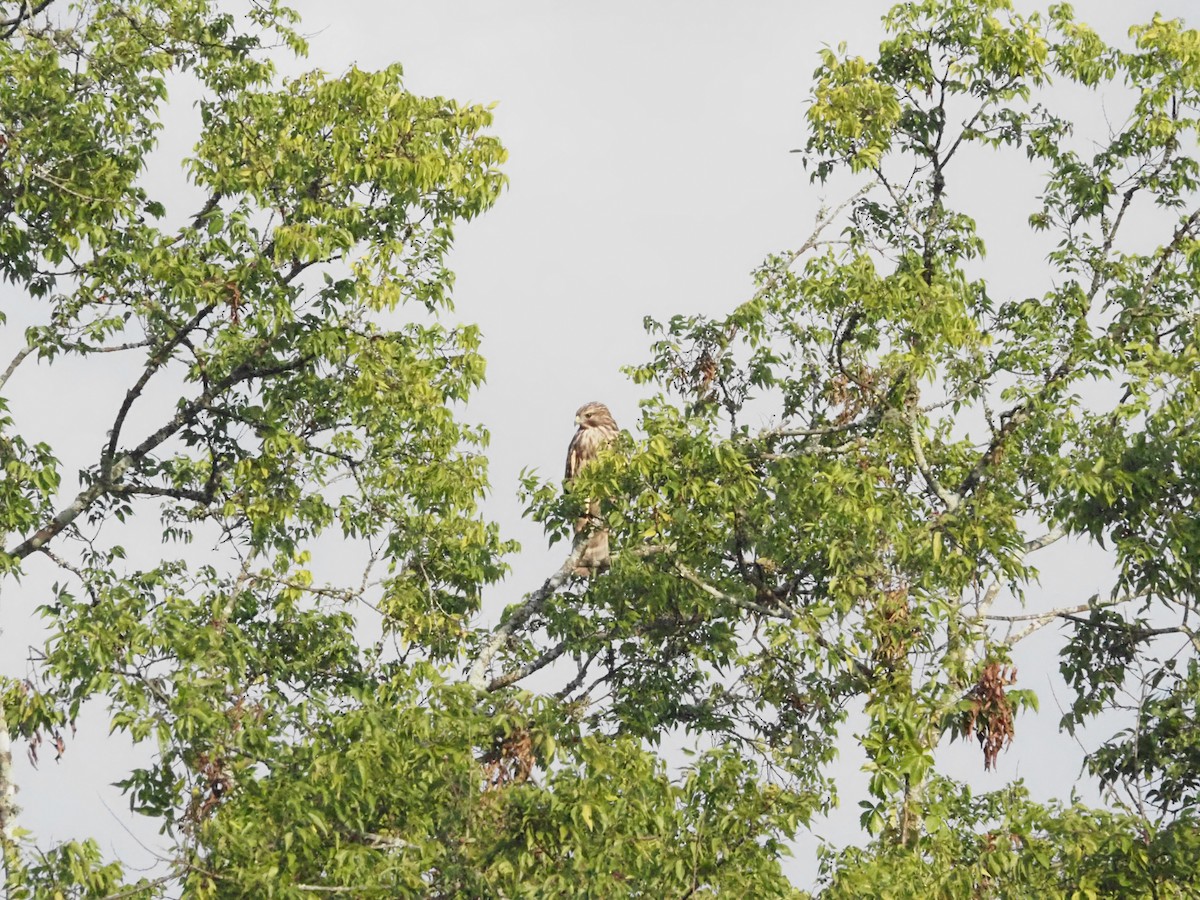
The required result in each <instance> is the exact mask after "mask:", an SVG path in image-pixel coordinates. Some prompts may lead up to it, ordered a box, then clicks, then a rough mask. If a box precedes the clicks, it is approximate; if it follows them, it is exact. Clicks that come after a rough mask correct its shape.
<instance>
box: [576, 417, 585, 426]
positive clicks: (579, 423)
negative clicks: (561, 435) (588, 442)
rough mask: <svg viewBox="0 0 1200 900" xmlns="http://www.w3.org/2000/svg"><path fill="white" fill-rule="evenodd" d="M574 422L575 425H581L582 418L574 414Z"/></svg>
mask: <svg viewBox="0 0 1200 900" xmlns="http://www.w3.org/2000/svg"><path fill="white" fill-rule="evenodd" d="M575 424H576V425H582V424H583V419H581V418H580V417H579V416H576V417H575Z"/></svg>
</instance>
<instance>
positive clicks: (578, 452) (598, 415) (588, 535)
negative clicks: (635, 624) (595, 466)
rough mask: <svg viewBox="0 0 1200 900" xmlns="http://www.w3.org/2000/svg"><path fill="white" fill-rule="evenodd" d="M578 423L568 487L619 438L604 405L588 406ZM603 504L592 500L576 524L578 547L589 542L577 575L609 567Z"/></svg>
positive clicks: (569, 452)
mask: <svg viewBox="0 0 1200 900" xmlns="http://www.w3.org/2000/svg"><path fill="white" fill-rule="evenodd" d="M575 424H576V425H578V426H579V428H578V429H577V430H576V432H575V436H574V437H573V438H571V445H570V446H569V447H568V448H567V471H566V475H565V477H566V480H567V484H568V485H570V484H571V482H573V481H574V480H575V476H576V475H578V474H579V473H580V471H582V470H583V467H584V466H586V465H588V464H589V463H590V462H591V461H592V460H594V459H595V458H596V456H597V455H598V454H599V453H600V450H601V449H602V448H603V447H604V446H605V445H606V444H608V443H610V442H611V441H612V440H613V439H614V438H616V436H617V423H616V422H615V421H613V417H612V413H610V412H609V411H608V407H607V406H605V405H604V404H603V403H585V404H583V406H581V407H579V410H578V411H577V412H576V413H575ZM599 520H600V501H599V500H589V501H588V505H587V515H586V516H583V517H582V518H580V519H579V521H578V522H576V523H575V533H576V538H575V541H576V545H577V546H578V542H579V541H586V542H587V545H586V547H585V548H584V550H583V553H582V555H581V556H580V558H579V565H578V566H576V567H575V574H576V575H591V574H592V573H594V572H599V571H603V570H604V569H607V568H608V529H607V528H603V527H599Z"/></svg>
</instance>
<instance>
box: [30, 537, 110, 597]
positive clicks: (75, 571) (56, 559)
mask: <svg viewBox="0 0 1200 900" xmlns="http://www.w3.org/2000/svg"><path fill="white" fill-rule="evenodd" d="M41 552H42V554H43V555H44V556H45V557H46V558H47V559H49V560H50V561H51V562H52V563H54V564H55V565H56V566H58V567H59V568H60V569H65V570H66V571H68V572H70V573H71V574H72V575H74V576H75V577H76V578H78V579H79V581H80V583H81V584H82V585H83V587H84V589H85V590H86V591H87V592H88V595H89V596H90V597H91V598H92V605H93V606H95V605H96V604H97V603H99V602H100V595H99V594H97V593H96V589H95V588H93V587H92V584H91V582H89V581H88V580H87V578H86V577H85V576H84V574H83V572H82V571H81V570H80V569H79V567H78V566H74V565H72V564H71V563H69V562H67V561H66V560H65V559H63V558H62V557H60V556H57V555H56V554H55V553H54V551H52V550H51V549H50V548H49V547H42V548H41Z"/></svg>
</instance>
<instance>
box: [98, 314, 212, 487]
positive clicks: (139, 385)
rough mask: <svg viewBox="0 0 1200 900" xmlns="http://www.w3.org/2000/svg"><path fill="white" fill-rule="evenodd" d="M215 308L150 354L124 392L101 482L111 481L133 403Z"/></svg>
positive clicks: (103, 460)
mask: <svg viewBox="0 0 1200 900" xmlns="http://www.w3.org/2000/svg"><path fill="white" fill-rule="evenodd" d="M215 308H216V304H215V303H210V304H208V305H207V306H205V307H203V308H202V309H201V310H199V311H198V312H197V313H196V314H195V315H194V316H192V318H191V320H190V321H189V322H188V323H187V324H186V325H183V326H181V327H180V328H179V330H178V331H176V332H175V334H173V335H172V336H171V338H170V339H169V340H168V341H167V342H166V343H165V344H163V345H162V347H161V348H160V349H158V350H156V351H155V352H154V353H152V354H151V355H150V358H149V359H148V360H147V361H146V368H145V369H144V370H143V371H142V374H141V376H140V377H139V378H138V380H137V381H136V382H135V383H134V385H133V387H131V388H130V389H129V390H128V391H126V393H125V400H124V402H123V403H122V404H121V408H120V410H118V411H117V418H116V420H115V421H114V422H113V427H112V430H111V431H110V432H109V436H108V447H106V448H105V450H104V453H103V454H102V455H101V457H100V472H101V477H102V480H104V481H111V480H112V477H111V468H112V461H113V457H114V456H115V455H116V452H117V443H118V441H120V439H121V428H122V426H124V424H125V417H126V416H127V415H129V410H130V409H131V408H132V407H133V404H134V401H136V400H137V398H138V397H140V396H141V394H142V391H143V390H144V389H145V387H146V383H147V382H148V381H149V380H150V378H151V377H152V376H153V375H154V373H155V372H157V371H158V370H159V369H161V368H162V366H163V365H164V364H165V363H166V362H167V360H168V359H170V357H171V353H172V351H174V349H175V348H176V347H178V346H179V344H180V343H181V342H182V341H183V340H184V338H186V337H187V336H188V333H189V332H190V331H191V330H192V329H193V328H195V327H196V326H197V325H199V324H200V322H202V321H203V320H204V318H205V317H206V316H207V315H208V314H209V313H210V312H212V311H213V309H215Z"/></svg>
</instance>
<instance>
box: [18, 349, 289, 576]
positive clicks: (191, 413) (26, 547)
mask: <svg viewBox="0 0 1200 900" xmlns="http://www.w3.org/2000/svg"><path fill="white" fill-rule="evenodd" d="M308 363H309V359H308V357H299V358H297V359H295V360H292V361H290V362H286V363H280V364H279V365H277V366H271V367H268V368H262V369H260V368H256V367H254V366H252V365H250V364H249V363H245V364H243V365H241V366H238V367H237V368H236V369H234V370H233V371H232V372H230V373H229V375H227V376H226V377H225V378H222V379H221V380H220V381H218V382H216V383H215V384H212V385H209V387H208V388H207V389H205V390H204V391H202V392H201V393H200V395H199V396H197V397H196V398H195V399H194V400H192V401H191V402H190V403H185V404H184V405H183V406H181V407H180V408H179V409H178V411H177V412H176V413H175V415H174V416H172V417H171V419H170V420H169V421H167V422H166V424H164V425H163V426H162V427H161V428H159V429H158V430H157V431H155V432H154V433H153V434H151V435H150V436H149V437H147V438H146V439H145V440H143V441H142V442H141V443H140V444H138V445H137V446H136V447H134V448H133V449H132V450H130V451H129V452H127V453H125V454H123V455H122V456H121V457H120V459H118V460H116V461H115V462H114V463H113V464H112V467H111V469H110V470H109V472H108V473H107V477H106V478H100V479H97V480H96V481H95V482H94V483H93V484H91V485H89V486H88V487H87V488H86V489H85V490H82V491H80V492H79V493H78V494H77V495H76V496H75V499H74V500H73V501H71V503H70V505H68V506H66V507H64V508H63V509H61V510H59V512H58V514H57V515H55V516H54V518H53V519H51V520H50V521H49V522H48V523H47V524H46V525H44V526H43V527H42V528H40V529H38V531H37V532H36V533H35V534H34V535H33V536H32V537H30V538H27V539H26V540H25V541H23V542H22V543H21V544H19V545H18V546H17V547H16V548H15V549H14V550H12V551H11V552H8V555H9V556H11V557H13V558H14V559H24V558H25V557H26V556H28V555H29V554H31V553H35V552H36V551H38V550H40V549H41V548H42V547H43V546H45V545H46V544H47V543H49V542H50V541H51V540H53V539H54V538H55V537H57V536H58V535H59V534H60V533H61V532H62V530H63V529H64V528H66V527H67V526H68V525H70V524H71V523H72V522H74V521H75V520H76V519H77V518H79V516H80V515H81V514H82V513H83V512H84V510H86V509H87V508H88V507H90V506H91V505H92V504H93V503H95V502H96V501H97V500H98V499H99V498H100V497H102V496H103V495H105V494H107V493H110V492H111V491H112V490H113V489H114V488H119V487H120V484H119V483H120V480H121V478H122V477H124V475H125V473H126V472H128V471H129V469H130V468H131V467H132V466H134V465H135V464H137V463H139V462H141V461H142V460H143V459H145V458H146V456H148V455H149V454H150V452H151V451H153V450H154V449H155V448H156V447H158V446H159V445H160V444H161V443H162V442H163V441H165V440H166V439H167V438H169V437H170V436H171V435H173V434H174V433H175V432H177V431H178V430H179V429H180V428H182V427H183V426H184V425H186V424H187V423H189V422H191V421H192V420H194V419H195V418H196V416H198V415H199V414H200V413H201V412H203V411H204V410H206V409H208V408H209V407H211V406H212V404H213V401H214V400H215V399H216V398H217V396H218V395H219V394H220V393H221V392H222V391H226V390H228V389H229V388H231V387H233V386H234V385H237V384H240V383H242V382H245V381H251V380H253V379H255V378H270V377H272V376H274V375H281V374H283V373H285V372H291V371H294V370H296V369H299V368H302V367H303V366H306V365H308Z"/></svg>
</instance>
